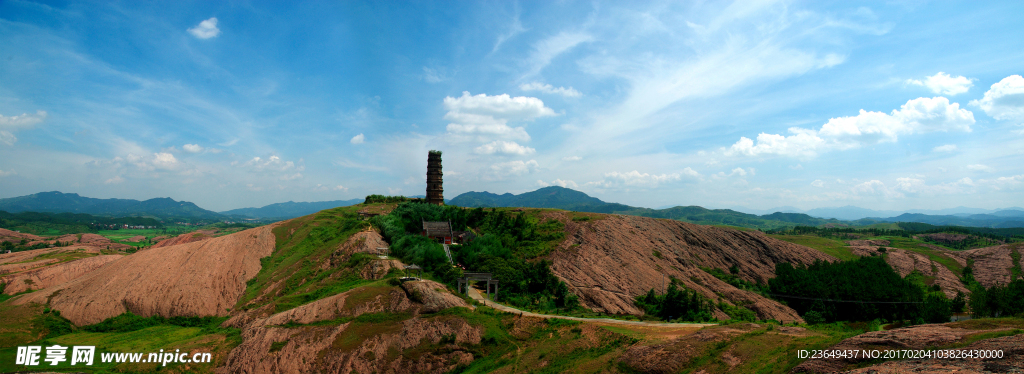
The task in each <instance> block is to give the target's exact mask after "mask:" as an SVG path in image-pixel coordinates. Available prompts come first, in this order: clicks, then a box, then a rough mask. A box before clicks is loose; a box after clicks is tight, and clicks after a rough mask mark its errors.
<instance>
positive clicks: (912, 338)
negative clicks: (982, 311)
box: [792, 322, 1024, 373]
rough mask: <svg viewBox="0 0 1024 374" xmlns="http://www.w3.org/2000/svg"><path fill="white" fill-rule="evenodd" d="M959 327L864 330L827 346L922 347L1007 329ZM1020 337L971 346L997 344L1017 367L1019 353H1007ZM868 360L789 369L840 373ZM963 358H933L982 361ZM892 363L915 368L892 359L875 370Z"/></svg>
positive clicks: (820, 361) (831, 361)
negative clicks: (866, 331) (1013, 360)
mask: <svg viewBox="0 0 1024 374" xmlns="http://www.w3.org/2000/svg"><path fill="white" fill-rule="evenodd" d="M962 326H965V325H964V324H963V323H957V322H953V323H946V324H931V325H920V326H914V327H907V328H900V329H894V330H887V331H874V332H868V333H864V334H860V335H857V336H854V337H852V338H849V339H845V340H843V341H841V342H839V344H836V345H834V346H832V347H830V348H828V349H829V350H857V351H861V350H865V349H868V350H870V349H878V350H890V349H925V348H934V347H939V346H947V345H949V344H954V343H957V342H960V341H962V340H963V339H964V338H965V337H968V336H971V335H976V334H982V333H990V332H995V331H1007V330H1010V328H1009V327H1002V328H996V329H967V328H962ZM1021 338H1024V335H1017V336H1013V337H1008V338H997V339H987V340H981V341H978V342H976V343H974V344H972V346H992V347H998V348H992V349H1003V350H1004V353H1005V354H1006V355H1007V356H1006V357H1008V358H1014V357H1015V356H1016V357H1015V358H1016V360H1015V361H1016V365H1017V366H1016V367H1017V368H1021V366H1020V365H1021V361H1020V356H1019V353H1018V354H1015V355H1012V356H1011V354H1012V353H1014V352H1024V348H1021V344H1020V343H1021V341H1022V339H1021ZM986 342H987V343H986ZM986 349H987V348H986ZM869 360H870V358H864V357H857V358H823V359H808V360H807V361H804V362H803V363H802V364H800V365H798V366H797V367H795V368H793V371H792V372H794V373H836V372H840V371H843V370H848V369H849V367H850V366H851V365H855V364H857V363H860V362H865V361H869ZM965 360H966V359H955V360H954V359H944V360H937V361H941V363H946V364H950V365H953V364H955V365H953V366H950V369H955V368H957V367H959V366H960V365H963V366H964V367H977V366H979V364H983V362H981V361H982V360H976V361H974V360H972V361H974V362H973V363H970V362H969V361H967V362H965ZM998 361H1004V360H998ZM1006 361H1007V362H1006V363H1009V360H1006ZM932 363H933V364H935V363H940V362H932ZM907 364H910V365H907ZM965 364H966V365H965ZM894 365H895V367H896V368H908V369H909V368H914V367H917V364H915V363H914V362H913V361H910V360H906V361H896V362H889V363H885V364H882V365H877V366H878V367H876V369H880V368H892V367H894ZM1008 368H1009V367H1008ZM857 372H862V373H874V372H875V371H871V370H870V369H868V368H865V369H861V370H858V371H857ZM881 372H883V373H903V372H918V371H917V370H913V369H909V370H906V371H901V370H896V371H891V370H886V371H881ZM925 372H933V371H925ZM968 372H971V371H968ZM995 372H1001V373H1005V372H1010V371H1002V370H997V371H995Z"/></svg>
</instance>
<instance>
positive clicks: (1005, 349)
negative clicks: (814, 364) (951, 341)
mask: <svg viewBox="0 0 1024 374" xmlns="http://www.w3.org/2000/svg"><path fill="white" fill-rule="evenodd" d="M959 349H963V350H978V351H989V352H994V351H1001V352H1002V353H1003V357H1002V358H961V359H939V358H932V359H924V360H898V361H889V362H883V363H881V364H878V365H872V366H868V367H865V368H860V369H856V370H851V371H850V373H858V374H898V373H921V374H945V373H966V374H975V373H977V374H989V373H1020V372H1024V335H1014V336H1006V337H1001V338H993V339H985V340H981V341H977V342H974V343H971V344H970V345H968V346H966V347H963V348H959Z"/></svg>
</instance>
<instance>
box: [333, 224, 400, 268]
mask: <svg viewBox="0 0 1024 374" xmlns="http://www.w3.org/2000/svg"><path fill="white" fill-rule="evenodd" d="M386 247H388V242H386V241H384V237H382V236H380V233H378V232H377V231H372V230H371V231H360V232H357V233H355V234H353V235H352V236H351V237H349V238H348V240H345V242H344V243H341V245H339V246H338V249H336V250H335V251H334V254H332V255H331V261H330V263H329V264H324V265H325V266H332V267H336V266H340V265H341V264H342V263H344V262H345V261H348V259H349V257H352V255H353V254H356V253H371V254H377V253H378V252H377V251H378V250H377V248H386Z"/></svg>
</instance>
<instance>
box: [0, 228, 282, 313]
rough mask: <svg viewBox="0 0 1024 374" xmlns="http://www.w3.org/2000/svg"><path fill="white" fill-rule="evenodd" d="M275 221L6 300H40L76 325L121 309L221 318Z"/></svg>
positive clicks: (130, 259)
mask: <svg viewBox="0 0 1024 374" xmlns="http://www.w3.org/2000/svg"><path fill="white" fill-rule="evenodd" d="M273 227H275V225H268V226H263V227H259V228H255V229H250V230H246V231H242V232H238V233H235V234H231V235H227V236H222V237H219V238H213V239H209V240H204V241H200V242H192V243H187V244H182V245H174V246H169V247H159V248H151V249H148V250H145V251H140V252H137V253H135V254H132V255H131V256H126V257H124V258H123V259H121V260H118V261H114V262H112V263H109V264H107V265H106V266H103V267H102V268H100V269H98V270H96V271H93V272H90V273H88V274H86V275H84V276H82V277H79V278H77V279H75V280H72V281H70V282H67V283H63V284H60V285H57V286H54V287H50V288H47V289H45V290H41V291H38V292H33V293H31V294H27V295H23V296H20V297H18V298H15V299H12V300H11V302H14V303H18V304H24V303H29V302H39V303H45V302H46V300H47V299H50V307H51V308H54V309H57V310H59V311H61V315H62V316H64V317H66V318H67V319H69V320H71V321H72V322H73V323H75V324H76V325H88V324H93V323H97V322H100V321H102V320H104V319H106V318H110V317H114V316H117V315H119V314H122V313H124V312H127V311H131V312H132V313H135V314H137V315H141V316H152V315H161V316H164V317H173V316H224V315H227V312H228V310H229V309H230V308H231V307H233V306H234V304H235V302H236V301H237V300H238V297H239V296H240V295H241V294H242V292H244V291H245V287H246V281H248V280H249V279H251V278H253V277H255V276H256V274H257V273H258V272H259V270H260V258H262V257H265V256H268V255H270V254H271V253H272V252H273V250H274V242H275V241H274V235H273V233H271V229H272V228H273Z"/></svg>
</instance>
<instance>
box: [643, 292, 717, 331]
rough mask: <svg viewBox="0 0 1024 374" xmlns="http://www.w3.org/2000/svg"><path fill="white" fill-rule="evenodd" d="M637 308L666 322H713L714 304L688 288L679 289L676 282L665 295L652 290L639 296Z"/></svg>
mask: <svg viewBox="0 0 1024 374" xmlns="http://www.w3.org/2000/svg"><path fill="white" fill-rule="evenodd" d="M634 302H635V303H636V306H638V307H640V309H643V310H644V312H645V313H647V314H649V315H653V316H657V317H659V318H661V319H664V320H672V321H689V322H703V321H713V320H715V318H714V316H713V315H712V314H711V313H712V311H713V310H714V304H713V303H712V302H711V300H708V298H706V297H704V295H701V294H699V293H697V292H696V291H693V290H689V289H686V288H679V287H677V286H676V282H672V284H670V285H669V286H668V289H667V290H666V291H665V294H664V295H658V294H657V293H655V292H654V289H653V288H652V289H651V290H650V291H648V292H647V293H646V294H644V295H641V296H637V297H636V299H635V301H634Z"/></svg>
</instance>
